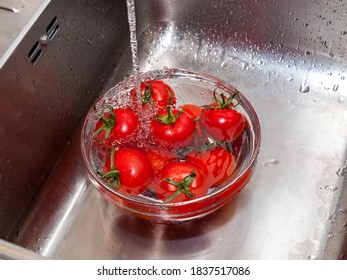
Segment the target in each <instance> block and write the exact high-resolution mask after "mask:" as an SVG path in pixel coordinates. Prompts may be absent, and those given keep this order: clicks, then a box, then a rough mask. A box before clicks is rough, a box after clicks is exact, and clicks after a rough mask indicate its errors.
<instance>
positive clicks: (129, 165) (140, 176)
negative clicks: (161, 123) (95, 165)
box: [99, 148, 153, 195]
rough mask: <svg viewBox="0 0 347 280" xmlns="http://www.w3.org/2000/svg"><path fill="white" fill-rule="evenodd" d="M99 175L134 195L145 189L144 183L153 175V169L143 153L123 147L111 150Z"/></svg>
mask: <svg viewBox="0 0 347 280" xmlns="http://www.w3.org/2000/svg"><path fill="white" fill-rule="evenodd" d="M99 176H100V178H102V179H104V180H105V181H106V183H108V184H109V185H110V186H111V187H113V188H115V189H117V190H118V189H119V191H121V192H123V193H126V194H129V195H136V194H140V193H142V192H143V191H144V190H145V189H146V184H147V183H148V182H149V180H150V179H151V178H152V176H153V170H152V166H151V164H150V162H149V160H148V159H147V157H146V156H145V155H144V154H143V153H141V152H140V151H138V150H136V149H131V148H125V149H122V150H118V151H114V150H111V154H110V156H109V157H108V158H107V159H106V162H105V166H104V168H103V172H99Z"/></svg>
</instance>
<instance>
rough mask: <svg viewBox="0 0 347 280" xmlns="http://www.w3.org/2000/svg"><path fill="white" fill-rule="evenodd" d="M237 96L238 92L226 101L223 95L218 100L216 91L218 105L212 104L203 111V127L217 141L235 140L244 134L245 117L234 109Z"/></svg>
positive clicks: (201, 119) (201, 120)
mask: <svg viewBox="0 0 347 280" xmlns="http://www.w3.org/2000/svg"><path fill="white" fill-rule="evenodd" d="M237 94H238V92H237V91H235V92H234V94H233V95H231V96H230V97H229V98H227V99H226V98H225V96H224V94H223V93H222V94H220V98H219V99H218V98H217V96H216V91H214V98H215V100H216V103H212V104H210V105H209V106H207V107H205V108H204V109H203V110H202V114H201V118H200V122H201V127H202V129H203V130H205V132H206V133H207V134H209V135H210V136H211V137H212V138H214V139H215V140H217V141H229V140H233V139H235V138H236V137H237V136H239V135H240V134H241V133H242V131H243V129H244V127H245V124H246V119H245V117H244V115H243V114H241V113H240V112H239V111H237V110H235V109H234V104H233V99H234V97H235V96H236V95H237Z"/></svg>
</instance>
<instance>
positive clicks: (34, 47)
mask: <svg viewBox="0 0 347 280" xmlns="http://www.w3.org/2000/svg"><path fill="white" fill-rule="evenodd" d="M38 47H39V41H36V43H35V44H34V45H33V47H32V48H31V50H30V51H29V53H28V57H29V58H32V56H33V55H34V53H36V52H37V50H38Z"/></svg>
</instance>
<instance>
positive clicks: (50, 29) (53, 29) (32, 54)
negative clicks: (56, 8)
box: [28, 16, 59, 65]
mask: <svg viewBox="0 0 347 280" xmlns="http://www.w3.org/2000/svg"><path fill="white" fill-rule="evenodd" d="M58 30H59V23H58V18H57V16H55V17H54V18H53V19H52V20H51V22H50V23H49V24H48V25H47V27H46V32H45V33H44V34H43V35H41V36H40V39H39V40H38V41H36V42H35V44H34V45H33V46H32V48H31V49H30V51H29V52H28V58H29V60H30V62H31V64H32V65H34V64H35V63H36V62H37V60H38V59H39V58H40V57H41V55H42V52H43V48H42V47H47V46H48V42H49V41H52V39H53V38H54V36H55V35H56V34H57V32H58Z"/></svg>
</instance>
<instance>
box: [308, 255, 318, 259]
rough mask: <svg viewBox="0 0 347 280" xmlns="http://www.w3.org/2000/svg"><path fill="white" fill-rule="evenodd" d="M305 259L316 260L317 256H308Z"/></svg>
mask: <svg viewBox="0 0 347 280" xmlns="http://www.w3.org/2000/svg"><path fill="white" fill-rule="evenodd" d="M307 259H309V260H316V259H317V256H315V255H308V257H307Z"/></svg>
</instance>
